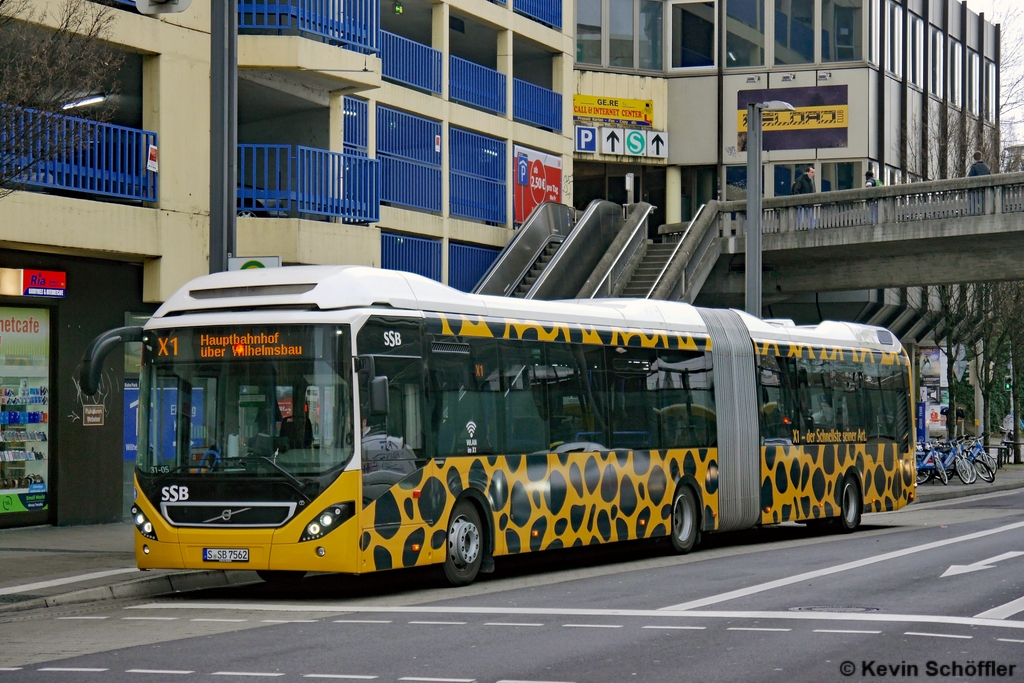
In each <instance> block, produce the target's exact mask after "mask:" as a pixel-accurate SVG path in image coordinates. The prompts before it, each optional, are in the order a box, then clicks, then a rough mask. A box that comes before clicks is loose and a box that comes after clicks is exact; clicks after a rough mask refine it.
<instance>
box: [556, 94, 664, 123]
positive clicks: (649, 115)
mask: <svg viewBox="0 0 1024 683" xmlns="http://www.w3.org/2000/svg"><path fill="white" fill-rule="evenodd" d="M572 117H573V119H574V120H576V121H596V122H598V123H614V124H617V125H625V126H653V125H654V101H653V100H633V99H628V98H625V97H598V96H596V95H573V96H572Z"/></svg>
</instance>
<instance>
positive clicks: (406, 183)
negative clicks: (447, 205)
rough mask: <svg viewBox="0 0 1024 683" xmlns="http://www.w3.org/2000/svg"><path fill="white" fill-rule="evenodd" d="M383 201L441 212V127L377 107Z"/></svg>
mask: <svg viewBox="0 0 1024 683" xmlns="http://www.w3.org/2000/svg"><path fill="white" fill-rule="evenodd" d="M377 158H378V159H380V164H381V197H380V198H381V201H384V202H387V203H389V204H397V205H400V206H407V207H410V208H414V209H421V210H423V211H435V212H440V211H441V123H440V122H439V121H433V120H431V119H426V118H423V117H422V116H415V115H413V114H409V113H406V112H404V111H399V110H397V109H392V108H390V107H385V106H381V105H378V106H377Z"/></svg>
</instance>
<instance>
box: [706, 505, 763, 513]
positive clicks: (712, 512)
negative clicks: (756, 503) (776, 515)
mask: <svg viewBox="0 0 1024 683" xmlns="http://www.w3.org/2000/svg"><path fill="white" fill-rule="evenodd" d="M764 511H765V512H771V511H772V506H771V505H769V506H768V507H766V508H765V509H764ZM711 514H715V513H714V512H712V513H711Z"/></svg>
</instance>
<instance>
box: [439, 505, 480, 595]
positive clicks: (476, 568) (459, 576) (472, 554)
mask: <svg viewBox="0 0 1024 683" xmlns="http://www.w3.org/2000/svg"><path fill="white" fill-rule="evenodd" d="M483 542H484V534H483V525H482V524H481V523H480V514H479V513H478V512H477V510H476V506H474V505H473V504H472V503H470V502H469V501H468V500H464V501H462V502H460V503H458V504H456V505H455V509H454V510H452V516H451V519H450V520H449V521H448V553H447V555H446V556H445V559H444V575H445V577H446V578H447V579H448V582H449V583H450V584H452V585H453V586H465V585H467V584H470V583H472V582H473V580H474V579H475V578H476V575H477V574H478V573H479V572H480V565H481V564H482V563H483V558H484V548H483Z"/></svg>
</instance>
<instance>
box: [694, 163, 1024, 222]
mask: <svg viewBox="0 0 1024 683" xmlns="http://www.w3.org/2000/svg"><path fill="white" fill-rule="evenodd" d="M746 209H747V203H746V202H745V201H733V202H722V203H721V204H720V205H719V214H718V217H719V225H720V235H721V236H722V237H732V236H736V235H741V234H744V232H745V231H746ZM1004 213H1024V173H1000V174H994V175H989V176H980V177H975V178H958V179H954V180H935V181H929V182H923V183H911V184H908V185H887V186H884V187H872V188H863V189H858V190H842V191H838V192H820V193H816V194H806V195H797V196H792V197H777V198H773V199H766V200H764V203H763V214H762V218H761V231H762V233H764V234H766V235H768V234H779V233H794V232H802V231H808V230H832V229H842V228H863V227H871V226H886V225H896V224H906V223H917V222H924V221H932V220H943V219H949V218H966V217H975V216H991V215H999V214H1004ZM680 225H681V226H682V225H683V224H680Z"/></svg>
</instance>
